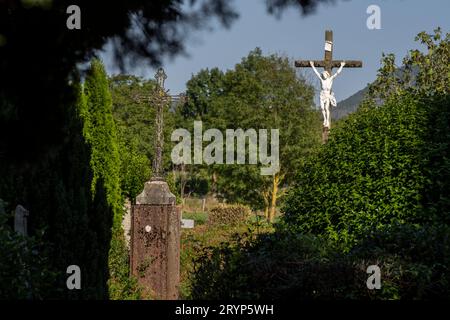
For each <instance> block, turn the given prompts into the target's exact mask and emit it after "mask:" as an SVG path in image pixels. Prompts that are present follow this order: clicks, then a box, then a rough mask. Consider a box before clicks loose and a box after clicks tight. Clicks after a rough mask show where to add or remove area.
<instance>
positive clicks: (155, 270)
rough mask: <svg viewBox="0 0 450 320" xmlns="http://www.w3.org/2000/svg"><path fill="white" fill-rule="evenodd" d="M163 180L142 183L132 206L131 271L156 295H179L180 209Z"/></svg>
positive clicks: (171, 298) (161, 296) (157, 296)
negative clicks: (142, 187) (142, 186)
mask: <svg viewBox="0 0 450 320" xmlns="http://www.w3.org/2000/svg"><path fill="white" fill-rule="evenodd" d="M175 200H176V198H175V196H174V195H173V194H172V193H171V192H170V190H169V187H168V185H167V183H166V182H165V181H161V180H152V181H148V182H146V183H145V186H144V191H142V193H141V194H140V195H139V196H137V197H136V204H135V205H133V207H132V224H131V273H132V274H133V275H134V276H135V277H136V278H137V279H138V282H139V284H140V285H142V286H143V287H144V288H145V289H146V290H148V291H149V292H150V293H151V295H152V296H153V297H155V298H156V299H163V300H175V299H178V289H179V282H180V228H181V211H180V209H179V208H178V207H177V206H176V202H175Z"/></svg>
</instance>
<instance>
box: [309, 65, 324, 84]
mask: <svg viewBox="0 0 450 320" xmlns="http://www.w3.org/2000/svg"><path fill="white" fill-rule="evenodd" d="M309 65H310V66H311V68H312V69H313V71H314V73H315V74H316V75H317V76H318V77H319V79H321V80H322V78H321V77H320V73H319V72H318V71H317V69H316V67H314V62H312V61H310V62H309Z"/></svg>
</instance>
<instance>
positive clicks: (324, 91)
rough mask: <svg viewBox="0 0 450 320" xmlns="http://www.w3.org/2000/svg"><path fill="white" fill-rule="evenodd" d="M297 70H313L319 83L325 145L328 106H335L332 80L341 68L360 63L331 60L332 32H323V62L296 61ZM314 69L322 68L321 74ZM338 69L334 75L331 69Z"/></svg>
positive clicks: (328, 113) (358, 66)
mask: <svg viewBox="0 0 450 320" xmlns="http://www.w3.org/2000/svg"><path fill="white" fill-rule="evenodd" d="M295 66H296V67H297V68H307V67H311V68H313V71H314V73H315V74H316V75H317V76H318V77H319V79H320V83H321V91H320V108H321V109H322V114H323V118H324V119H323V134H322V140H323V142H324V143H325V142H326V141H327V140H328V132H329V130H330V126H331V119H330V105H332V106H334V107H335V106H336V105H337V104H336V99H335V97H334V93H333V91H332V85H333V80H334V78H336V76H337V75H338V74H339V73H340V72H341V71H342V68H361V67H362V61H357V60H346V61H342V60H333V31H331V30H326V31H325V57H324V59H323V60H297V61H295ZM315 67H321V68H324V71H323V72H322V74H319V72H318V71H317V69H316V68H315ZM337 67H339V69H338V71H337V72H336V73H335V74H332V72H331V71H332V69H333V68H337Z"/></svg>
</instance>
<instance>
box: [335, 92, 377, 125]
mask: <svg viewBox="0 0 450 320" xmlns="http://www.w3.org/2000/svg"><path fill="white" fill-rule="evenodd" d="M368 90H369V88H368V86H366V87H365V88H363V89H361V90H359V91H358V92H356V93H355V94H353V95H351V96H350V97H348V98H347V99H344V100H342V101H339V102H338V104H337V107H336V108H332V109H331V117H332V119H335V120H338V119H341V118H343V117H345V116H346V115H348V114H349V113H352V112H355V111H356V109H358V106H359V104H360V102H361V101H362V100H363V98H364V95H365V94H366V92H367V91H368Z"/></svg>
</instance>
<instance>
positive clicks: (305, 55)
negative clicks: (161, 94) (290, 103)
mask: <svg viewBox="0 0 450 320" xmlns="http://www.w3.org/2000/svg"><path fill="white" fill-rule="evenodd" d="M233 2H234V4H235V5H236V8H237V10H238V12H239V14H240V17H239V19H238V20H237V21H235V22H234V23H233V25H232V26H231V28H230V29H224V28H220V27H216V28H214V30H213V31H200V32H196V33H195V34H193V35H191V37H190V38H189V39H187V42H186V48H187V53H188V55H189V56H187V57H185V56H178V57H176V58H175V59H173V60H169V59H167V60H165V61H164V68H165V70H166V73H167V75H168V79H167V80H166V87H167V88H168V89H170V92H171V93H173V94H175V93H180V92H182V91H184V90H185V83H186V81H187V80H189V79H190V78H191V76H192V75H193V74H195V73H197V72H198V71H200V70H201V69H203V68H213V67H219V68H220V69H222V70H227V69H231V68H233V67H234V65H235V64H236V63H239V62H240V60H241V59H242V57H244V56H246V55H247V54H248V53H249V52H250V51H251V50H253V49H254V48H256V47H260V48H261V49H262V51H263V53H264V54H272V53H277V54H281V55H285V56H288V57H290V58H295V59H323V54H324V51H323V48H324V32H325V30H327V29H332V30H333V33H334V34H333V36H334V48H333V58H334V59H335V60H337V59H348V60H350V59H352V60H353V59H354V60H363V68H362V69H344V71H343V73H342V74H341V75H340V76H339V77H338V78H337V79H336V80H335V82H334V85H333V88H334V91H335V93H336V97H337V99H338V100H342V99H345V98H347V97H348V96H350V95H352V94H353V93H355V92H356V91H358V90H360V89H362V88H363V87H365V86H366V85H367V83H369V82H372V81H373V80H374V79H375V76H376V71H377V69H378V68H379V65H380V58H381V54H382V52H385V53H394V54H395V55H396V56H397V58H398V62H399V63H400V61H401V58H403V57H404V56H405V55H406V53H407V51H408V50H409V49H413V48H418V49H420V48H421V46H419V45H418V44H417V43H416V42H414V37H415V35H416V34H417V33H419V32H420V31H427V32H432V31H433V29H435V28H436V27H438V26H440V27H441V28H442V29H443V31H444V32H450V30H449V29H450V1H448V0H428V1H423V0H378V1H376V0H351V1H346V0H337V1H336V3H335V4H334V5H333V4H322V5H319V7H318V9H317V11H316V12H315V13H314V14H312V15H309V16H306V17H305V16H301V15H300V13H299V12H298V11H295V10H294V9H291V10H287V11H285V12H284V14H283V15H282V16H281V18H280V19H277V18H276V17H274V16H272V15H269V14H267V12H266V8H265V4H264V1H263V0H234V1H233ZM371 4H375V5H378V6H379V7H380V9H381V30H369V29H368V28H367V27H366V20H367V18H368V17H369V14H367V13H366V10H367V7H368V6H369V5H371ZM102 57H103V59H104V61H105V63H106V67H107V69H108V72H109V73H117V72H118V71H117V68H116V66H115V65H114V64H113V63H112V62H111V59H109V53H108V51H106V52H105V53H104V54H103V55H102ZM129 73H133V74H136V75H138V76H143V77H145V78H151V77H153V75H154V73H155V70H154V69H151V68H149V67H147V66H142V67H140V68H136V69H134V70H130V71H129ZM304 74H305V76H306V77H307V78H308V79H311V81H312V82H313V83H314V84H315V86H316V87H317V88H318V82H317V81H316V80H315V79H314V77H313V73H312V70H309V69H308V70H305V71H304Z"/></svg>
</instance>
